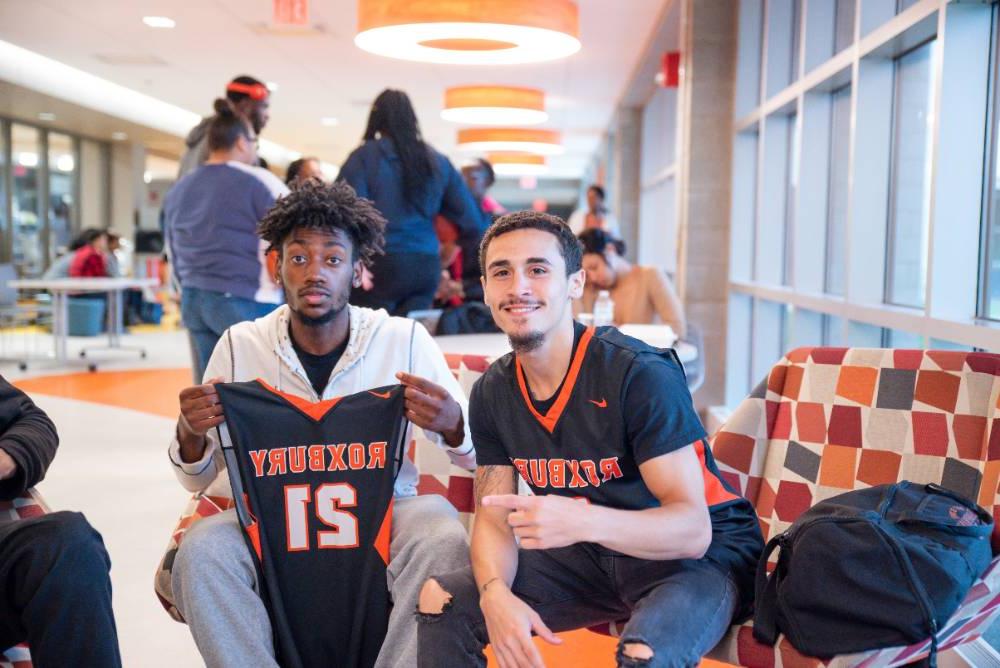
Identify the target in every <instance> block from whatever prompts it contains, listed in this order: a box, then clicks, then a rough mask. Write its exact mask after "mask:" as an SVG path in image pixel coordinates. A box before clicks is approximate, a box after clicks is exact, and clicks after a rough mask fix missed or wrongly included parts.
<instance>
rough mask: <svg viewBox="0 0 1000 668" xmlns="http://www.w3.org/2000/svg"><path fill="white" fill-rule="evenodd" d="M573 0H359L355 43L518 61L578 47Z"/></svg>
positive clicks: (383, 50)
mask: <svg viewBox="0 0 1000 668" xmlns="http://www.w3.org/2000/svg"><path fill="white" fill-rule="evenodd" d="M579 29H580V17H579V10H578V9H577V6H576V2H573V1H572V0H423V1H421V2H414V1H413V0H358V33H357V35H356V36H355V37H354V43H355V44H356V45H357V46H358V47H360V48H362V49H364V50H365V51H369V52H371V53H375V54H378V55H380V56H388V57H389V58H401V59H403V60H415V61H420V62H426V63H441V64H446V65H448V64H457V65H514V64H518V63H537V62H542V61H546V60H555V59H557V58H565V57H566V56H569V55H572V54H574V53H576V52H577V51H579V50H580V40H579Z"/></svg>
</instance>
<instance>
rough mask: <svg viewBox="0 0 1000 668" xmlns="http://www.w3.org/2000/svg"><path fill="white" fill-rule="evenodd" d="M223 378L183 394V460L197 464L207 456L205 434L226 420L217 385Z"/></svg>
mask: <svg viewBox="0 0 1000 668" xmlns="http://www.w3.org/2000/svg"><path fill="white" fill-rule="evenodd" d="M221 382H222V378H210V379H209V380H208V381H207V382H206V383H205V384H204V385H193V386H191V387H186V388H184V389H183V390H181V394H180V403H181V416H180V418H179V419H178V420H177V441H178V443H180V446H181V460H182V461H185V462H196V461H198V460H199V459H201V458H202V456H203V455H204V454H205V434H207V433H208V432H209V430H210V429H214V428H215V427H217V426H218V425H220V424H222V422H223V421H224V420H225V419H226V418H225V416H224V415H223V414H222V404H221V403H219V393H218V391H217V390H216V389H215V384H216V383H221Z"/></svg>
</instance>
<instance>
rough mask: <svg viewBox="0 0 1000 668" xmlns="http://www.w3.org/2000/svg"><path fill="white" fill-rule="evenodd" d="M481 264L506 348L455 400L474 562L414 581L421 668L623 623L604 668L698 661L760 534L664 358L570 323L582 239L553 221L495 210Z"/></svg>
mask: <svg viewBox="0 0 1000 668" xmlns="http://www.w3.org/2000/svg"><path fill="white" fill-rule="evenodd" d="M480 260H481V262H482V265H483V286H484V289H485V293H486V303H487V305H489V307H490V309H491V311H492V313H493V317H494V319H495V320H496V323H497V325H498V326H499V327H500V329H501V330H503V331H504V333H506V334H507V336H508V337H509V339H510V342H511V346H512V347H513V352H512V353H510V354H508V355H506V356H504V357H502V358H501V359H499V360H497V361H496V362H495V363H494V364H493V365H492V366H491V367H490V368H489V369H488V370H487V371H486V373H485V374H484V375H483V377H482V378H480V380H479V381H478V382H477V383H476V386H475V388H474V389H473V392H472V396H471V398H470V424H471V429H472V438H473V442H474V443H475V444H476V449H477V461H478V464H479V468H478V469H477V471H476V481H475V485H476V487H475V495H476V519H475V526H474V528H473V533H472V567H471V569H470V568H466V569H463V570H460V571H455V572H451V573H447V574H444V575H441V576H435V577H434V578H433V579H431V580H429V581H428V582H427V583H426V584H425V586H424V588H423V589H422V591H421V596H420V604H419V608H418V610H419V612H420V613H422V614H420V615H419V618H420V621H421V625H420V661H421V665H423V666H438V665H449V666H485V658H484V656H483V653H482V649H483V647H484V646H485V645H486V644H487V643H489V644H491V645H492V647H493V650H494V653H495V654H496V656H497V659H498V661H499V663H500V665H501V666H502V667H503V668H509V667H519V666H533V667H534V666H540V665H541V657H540V655H539V653H538V650H537V648H536V647H535V645H534V644H533V643H532V641H531V635H532V633H535V634H537V635H539V636H540V637H542V638H543V639H544V640H546V641H548V642H550V643H558V642H560V641H559V639H558V638H557V637H556V636H555V635H553V632H558V631H564V630H568V629H574V628H581V627H589V626H593V625H595V624H600V623H604V622H616V621H621V620H625V619H628V622H627V623H626V624H625V626H624V630H623V633H622V638H621V641H620V643H619V646H618V652H617V661H618V665H619V666H650V667H653V666H693V665H696V664H697V663H698V661H699V659H700V658H701V656H702V655H703V654H704V653H705V652H707V651H708V650H710V649H711V648H712V647H713V646H714V645H715V644H716V643H717V642H718V641H719V639H720V638H721V637H722V635H723V634H724V633H725V631H726V629H728V628H729V626H730V624H731V622H732V620H733V618H734V616H739V615H741V614H742V613H743V612H744V611H746V609H747V606H748V603H749V600H750V596H751V593H752V592H751V590H752V587H753V574H754V569H755V567H756V562H757V558H758V556H759V555H760V551H761V548H762V539H761V534H760V529H759V527H758V525H757V518H756V516H755V514H754V511H753V508H752V507H751V506H750V503H749V502H748V501H747V500H746V499H743V498H742V497H740V496H739V495H738V494H737V493H735V492H734V491H733V490H732V489H731V488H730V487H729V486H728V485H727V484H726V483H725V482H724V481H723V480H722V478H721V476H720V475H719V471H718V469H717V468H716V466H715V462H714V460H713V458H712V455H711V452H710V451H709V450H708V448H707V444H706V439H705V431H704V428H703V427H702V425H701V422H700V421H699V419H698V416H697V414H696V413H695V412H694V408H693V406H692V403H691V396H690V394H689V393H688V390H687V385H686V384H685V380H684V372H683V369H682V368H681V365H680V363H679V361H678V360H677V357H676V355H675V354H673V351H669V350H660V349H657V348H653V347H651V346H648V345H646V344H644V343H642V342H640V341H637V340H636V339H632V338H630V337H627V336H625V335H623V334H621V333H620V332H618V330H616V329H614V328H600V329H598V330H596V331H595V330H594V329H593V328H589V329H587V328H584V327H583V326H582V325H580V324H578V323H575V322H574V321H573V318H572V312H571V302H572V300H573V299H574V298H577V297H579V296H580V293H581V292H582V290H583V284H584V280H585V278H584V272H583V271H582V270H581V266H580V247H579V245H578V243H577V240H576V239H575V238H574V236H573V234H572V232H571V231H570V229H569V227H568V226H567V225H566V224H565V223H563V222H562V221H561V220H560V219H558V218H556V217H554V216H549V215H546V214H540V213H535V212H531V211H522V212H518V213H514V214H509V215H507V216H503V217H501V218H500V219H499V220H497V222H496V223H495V224H494V225H493V226H492V227H491V228H490V229H489V231H487V233H486V236H485V237H484V239H483V243H482V247H481V251H480ZM518 476H520V477H521V478H523V479H524V480H525V481H526V482H527V483H528V484H529V486H530V487H531V489H532V490H533V491H534V493H535V495H534V496H517V495H516V491H517V477H518ZM441 572H444V571H443V570H442V571H441Z"/></svg>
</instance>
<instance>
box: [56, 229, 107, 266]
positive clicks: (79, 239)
mask: <svg viewBox="0 0 1000 668" xmlns="http://www.w3.org/2000/svg"><path fill="white" fill-rule="evenodd" d="M99 234H101V231H100V230H98V229H96V228H93V227H88V228H87V229H85V230H83V231H82V232H80V233H79V234H77V235H76V236H75V237H74V238H73V240H72V241H70V242H69V246H68V247H67V248H66V252H65V253H63V254H62V255H60V256H59V257H57V258H56V259H55V260H54V261H53V262H52V264H50V265H49V268H48V269H46V270H45V273H44V274H42V278H46V279H48V278H69V266H70V265H71V264H72V263H73V258H74V257H75V256H76V251H78V250H80V249H81V248H83V247H84V246H86V245H88V244H89V243H90V242H91V241H93V240H94V238H95V237H96V236H97V235H99Z"/></svg>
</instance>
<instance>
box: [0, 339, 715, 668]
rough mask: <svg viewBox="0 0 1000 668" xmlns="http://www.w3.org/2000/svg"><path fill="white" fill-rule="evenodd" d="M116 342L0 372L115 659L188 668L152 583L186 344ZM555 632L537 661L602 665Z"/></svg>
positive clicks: (599, 649) (175, 487)
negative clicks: (26, 426)
mask: <svg viewBox="0 0 1000 668" xmlns="http://www.w3.org/2000/svg"><path fill="white" fill-rule="evenodd" d="M123 342H124V343H125V344H127V345H141V346H144V347H145V348H146V349H147V352H148V355H147V358H146V359H140V358H139V357H138V356H137V355H135V354H133V353H130V352H124V351H119V352H95V353H93V354H92V355H91V357H90V359H93V360H96V361H97V362H98V364H99V371H98V372H96V373H89V372H87V370H86V361H84V360H80V359H79V357H78V356H77V354H76V353H77V351H78V350H79V349H80V348H81V347H82V346H84V345H94V340H93V339H91V340H87V339H71V341H70V359H71V360H72V361H71V362H70V363H69V364H68V365H67V366H63V367H56V366H54V364H53V363H52V362H51V361H32V362H31V363H30V365H29V368H28V370H27V371H26V372H20V371H18V369H17V366H16V365H13V364H10V363H0V373H2V374H3V375H4V376H5V377H7V378H8V379H10V380H12V381H13V382H15V383H16V384H17V385H19V386H20V387H22V388H23V389H25V391H27V392H28V393H29V394H31V396H32V397H33V398H34V399H35V401H36V402H37V403H38V405H39V406H41V407H42V408H43V409H44V410H46V411H47V412H48V413H49V415H50V416H51V417H52V419H53V421H54V422H55V424H56V426H57V428H58V430H59V434H60V437H61V443H60V447H59V452H58V455H57V456H56V459H55V461H54V463H53V464H52V467H51V468H50V469H49V473H48V476H47V477H46V479H45V480H44V481H43V482H42V483H41V484H40V485H39V490H40V491H41V492H42V494H43V495H44V496H45V498H46V500H47V501H48V503H49V505H50V506H51V507H52V508H53V509H72V510H79V511H82V512H83V513H84V514H86V516H87V518H88V519H89V520H90V522H91V523H92V524H93V525H94V526H95V527H96V528H97V529H98V530H99V531H100V532H101V534H102V535H103V536H104V541H105V544H106V545H107V548H108V552H109V553H110V554H111V559H112V573H111V576H112V584H113V587H114V608H115V614H116V617H117V622H118V631H119V639H120V642H121V648H122V656H123V659H124V663H125V665H126V666H141V667H142V668H156V667H158V666H164V667H166V666H170V667H171V668H176V667H177V666H199V665H202V663H201V660H200V657H199V655H198V652H197V650H196V648H195V646H194V643H193V642H192V640H191V636H190V634H189V633H188V630H187V627H185V626H183V625H181V624H178V623H177V622H174V621H173V620H171V619H170V618H169V617H168V616H167V614H166V613H165V612H164V611H163V610H162V608H161V607H160V604H159V602H158V601H157V599H156V597H155V596H154V594H153V587H152V582H153V572H154V570H155V568H156V566H157V564H158V563H159V559H160V557H161V556H162V553H163V549H164V546H165V545H166V542H167V538H168V534H169V532H170V530H171V529H172V528H173V526H174V523H175V522H176V520H177V516H178V515H179V513H180V512H181V510H182V508H183V506H184V503H185V501H186V500H187V498H188V494H187V493H186V492H185V491H184V490H183V489H182V488H181V486H180V485H179V484H178V483H177V481H176V479H175V478H174V475H173V473H172V471H171V470H170V466H169V464H168V462H167V458H166V447H167V444H168V442H169V440H170V437H171V433H172V431H173V429H174V421H175V419H176V414H177V393H178V391H179V389H180V388H182V387H184V386H186V385H187V384H189V381H190V370H189V368H188V359H189V358H188V347H187V339H186V338H185V336H184V334H183V333H182V332H177V331H153V332H147V333H143V334H139V335H133V336H126V337H124V341H123ZM24 344H25V341H19V340H17V339H14V340H12V339H10V338H9V337H8V338H7V339H6V340H5V341H4V345H5V347H6V350H5V351H4V350H0V357H4V356H5V355H9V354H12V353H19V352H20V351H21V350H23V347H21V346H23V345H24ZM49 345H50V343H49V341H48V340H47V337H45V338H43V340H40V341H35V342H30V348H31V349H32V350H33V351H34V352H35V353H36V354H37V353H39V352H44V351H46V350H48V349H49V348H48V346H49ZM563 635H564V638H565V639H566V643H565V644H564V645H562V646H560V647H549V646H545V645H544V643H540V645H542V649H543V653H544V654H545V657H546V664H547V665H549V666H573V667H574V668H576V667H581V668H586V667H595V668H596V667H598V666H610V665H613V663H614V661H613V658H612V657H613V653H614V642H613V640H612V639H610V638H607V637H604V636H598V635H596V634H593V633H590V632H588V631H578V632H574V633H570V634H563ZM704 665H705V666H722V665H723V664H718V663H714V662H708V661H706V662H705V664H704Z"/></svg>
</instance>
